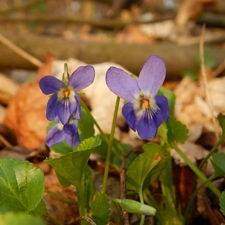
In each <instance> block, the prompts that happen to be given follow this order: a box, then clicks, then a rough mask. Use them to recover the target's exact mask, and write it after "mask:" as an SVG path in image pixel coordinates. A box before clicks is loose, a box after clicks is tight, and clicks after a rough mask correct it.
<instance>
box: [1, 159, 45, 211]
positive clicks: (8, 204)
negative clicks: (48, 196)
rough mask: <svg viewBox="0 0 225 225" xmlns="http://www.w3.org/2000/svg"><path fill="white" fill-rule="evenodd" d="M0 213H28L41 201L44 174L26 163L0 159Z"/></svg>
mask: <svg viewBox="0 0 225 225" xmlns="http://www.w3.org/2000/svg"><path fill="white" fill-rule="evenodd" d="M0 190H1V192H0V213H5V212H10V211H13V212H22V211H26V212H30V211H31V210H33V209H35V208H36V207H37V205H38V204H39V203H40V201H41V199H42V194H43V192H44V174H43V172H42V171H41V170H40V169H39V168H37V167H35V166H34V165H33V164H32V163H29V162H28V161H19V160H15V159H9V158H4V159H0Z"/></svg>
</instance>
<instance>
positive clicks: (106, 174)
mask: <svg viewBox="0 0 225 225" xmlns="http://www.w3.org/2000/svg"><path fill="white" fill-rule="evenodd" d="M119 104H120V98H119V97H117V99H116V105H115V109H114V114H113V121H112V127H111V132H110V138H109V143H108V152H107V157H106V163H105V171H104V177H103V183H102V192H103V193H105V191H106V184H107V179H108V173H109V164H110V159H111V153H112V145H113V139H114V133H115V128H116V119H117V114H118V109H119Z"/></svg>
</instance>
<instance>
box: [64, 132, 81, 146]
mask: <svg viewBox="0 0 225 225" xmlns="http://www.w3.org/2000/svg"><path fill="white" fill-rule="evenodd" d="M66 142H67V144H69V145H71V146H74V147H75V148H76V147H77V146H78V145H79V144H80V137H79V135H78V133H77V135H73V136H70V135H66Z"/></svg>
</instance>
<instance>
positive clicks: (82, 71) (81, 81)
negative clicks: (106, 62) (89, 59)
mask: <svg viewBox="0 0 225 225" xmlns="http://www.w3.org/2000/svg"><path fill="white" fill-rule="evenodd" d="M94 79H95V70H94V67H93V66H80V67H78V68H77V69H76V70H75V71H74V72H73V73H72V74H71V77H70V79H69V84H68V85H69V86H71V87H73V88H74V89H75V90H76V91H79V90H82V89H84V88H86V87H88V86H89V85H91V84H92V83H93V81H94Z"/></svg>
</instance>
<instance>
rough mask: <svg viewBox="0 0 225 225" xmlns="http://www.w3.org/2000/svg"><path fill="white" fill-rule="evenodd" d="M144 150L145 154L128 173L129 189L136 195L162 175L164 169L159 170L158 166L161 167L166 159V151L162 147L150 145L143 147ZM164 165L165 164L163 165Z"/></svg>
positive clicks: (134, 163) (133, 164) (136, 160)
mask: <svg viewBox="0 0 225 225" xmlns="http://www.w3.org/2000/svg"><path fill="white" fill-rule="evenodd" d="M143 149H144V150H145V151H144V153H142V154H140V155H139V156H138V157H137V158H136V159H135V160H134V161H133V162H132V163H131V165H130V167H129V169H128V171H127V189H128V190H133V191H135V192H136V193H141V191H142V190H143V189H144V188H146V187H147V186H148V185H150V183H151V182H153V181H154V179H155V178H156V177H157V176H159V175H160V171H161V169H163V168H160V169H157V166H160V162H161V163H162V162H163V159H165V156H164V149H163V147H162V146H160V145H156V144H152V143H148V144H146V145H144V146H143ZM162 165H165V164H164V163H162ZM157 171H158V172H157ZM153 178H154V179H153Z"/></svg>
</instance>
